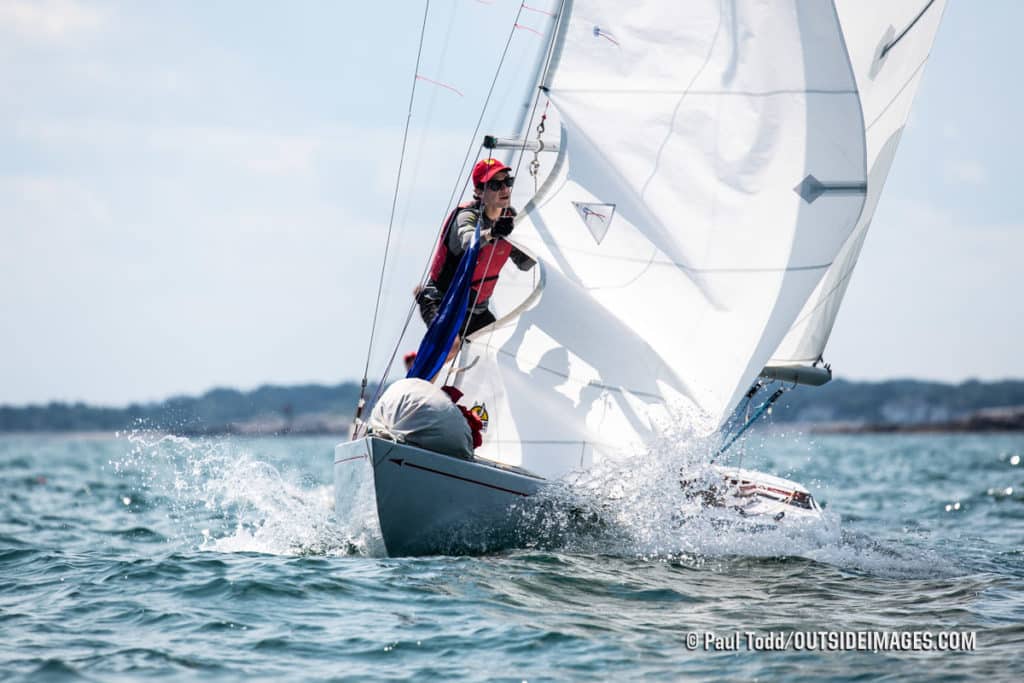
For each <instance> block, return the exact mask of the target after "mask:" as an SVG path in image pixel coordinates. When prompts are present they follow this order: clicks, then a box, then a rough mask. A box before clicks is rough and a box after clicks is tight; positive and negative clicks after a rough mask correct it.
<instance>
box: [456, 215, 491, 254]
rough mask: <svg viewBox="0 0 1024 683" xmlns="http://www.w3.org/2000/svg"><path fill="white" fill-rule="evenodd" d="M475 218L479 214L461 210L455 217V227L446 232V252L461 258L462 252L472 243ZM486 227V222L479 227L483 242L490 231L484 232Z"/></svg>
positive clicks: (488, 236) (487, 237)
mask: <svg viewBox="0 0 1024 683" xmlns="http://www.w3.org/2000/svg"><path fill="white" fill-rule="evenodd" d="M477 216H479V214H478V213H477V212H476V211H465V210H463V211H460V212H459V215H458V216H456V217H455V225H453V226H452V229H451V230H450V231H449V232H448V250H449V251H451V252H452V253H453V254H455V255H456V256H461V255H462V252H464V251H466V250H467V249H469V245H470V244H472V243H473V234H474V233H475V232H476V219H477ZM486 226H487V221H484V224H483V225H481V226H480V228H481V230H480V238H481V239H484V240H486V239H489V238H490V231H488V230H484V228H485V227H486Z"/></svg>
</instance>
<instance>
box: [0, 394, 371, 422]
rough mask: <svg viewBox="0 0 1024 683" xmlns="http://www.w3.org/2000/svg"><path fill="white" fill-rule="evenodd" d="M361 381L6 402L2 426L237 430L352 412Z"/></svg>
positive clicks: (1, 413)
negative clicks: (155, 399)
mask: <svg viewBox="0 0 1024 683" xmlns="http://www.w3.org/2000/svg"><path fill="white" fill-rule="evenodd" d="M358 398H359V385H358V384H357V383H355V382H344V383H342V384H338V385H336V386H323V385H320V384H304V385H300V386H291V387H279V386H271V385H267V386H262V387H260V388H259V389H256V390H254V391H237V390H235V389H213V390H211V391H208V392H206V393H205V394H203V395H202V396H199V397H198V398H197V397H190V396H176V397H173V398H169V399H167V400H166V401H162V402H160V403H146V404H139V403H133V404H131V405H129V406H127V407H124V408H101V407H97V406H90V405H87V404H85V403H49V404H46V405H31V406H24V407H14V406H0V431H5V432H33V431H116V430H125V429H134V428H146V429H159V430H165V431H169V432H174V433H179V434H202V433H217V432H224V431H233V430H232V429H231V427H232V425H234V424H238V423H245V422H250V421H252V420H257V419H260V418H265V417H267V416H275V417H277V418H279V419H283V420H284V421H285V422H288V421H291V420H292V419H294V418H295V417H297V416H301V415H309V414H313V413H333V414H337V415H344V416H351V415H352V413H353V411H354V408H355V404H356V401H357V400H358Z"/></svg>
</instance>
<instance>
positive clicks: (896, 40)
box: [878, 0, 935, 59]
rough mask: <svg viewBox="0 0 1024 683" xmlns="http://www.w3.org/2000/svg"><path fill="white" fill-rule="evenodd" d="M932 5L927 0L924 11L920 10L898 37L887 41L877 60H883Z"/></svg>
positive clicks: (931, 2)
mask: <svg viewBox="0 0 1024 683" xmlns="http://www.w3.org/2000/svg"><path fill="white" fill-rule="evenodd" d="M934 4H935V0H928V4H927V5H925V6H924V9H922V10H921V11H920V12H919V13H918V15H917V16H916V17H914V20H913V21H912V22H910V23H909V24H907V27H906V28H905V29H903V30H902V31H900V34H899V35H898V36H896V37H895V38H893V39H892V40H891V41H889V44H888V45H886V46H885V47H884V48H882V53H881V54H880V55H878V58H879V59H885V56H886V55H887V54H889V50H891V49H893V48H894V47H896V43H898V42H900V41H901V40H903V36H905V35H907V33H909V32H910V29H912V28H914V26H915V25H916V24H917V22H919V21H920V20H921V17H923V16H924V13H925V12H927V11H928V10H929V9H931V6H932V5H934Z"/></svg>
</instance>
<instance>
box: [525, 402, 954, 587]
mask: <svg viewBox="0 0 1024 683" xmlns="http://www.w3.org/2000/svg"><path fill="white" fill-rule="evenodd" d="M706 427H707V425H706V422H705V421H703V420H701V419H700V418H699V416H697V417H696V418H695V417H694V416H693V415H692V414H686V413H680V414H677V415H676V416H675V419H674V420H673V421H670V422H667V423H665V424H663V425H661V430H660V431H661V437H660V438H659V439H658V441H657V442H656V443H655V444H654V446H653V447H652V448H651V449H650V451H649V452H648V453H646V454H645V455H644V456H642V457H633V458H629V459H625V460H619V461H607V462H604V463H600V464H599V465H597V466H596V467H593V468H592V469H590V470H589V471H587V472H585V473H582V474H580V475H578V476H576V477H575V478H573V479H572V480H571V481H567V482H564V483H562V484H560V485H556V486H552V487H550V488H548V489H547V490H546V491H545V492H544V493H543V494H542V495H541V496H539V497H537V499H536V500H534V501H531V505H529V506H528V507H526V508H524V510H523V511H522V518H523V527H524V529H525V530H527V531H524V533H523V536H524V537H527V536H529V535H530V534H533V538H534V539H535V540H534V542H533V543H534V545H535V546H537V547H544V546H547V547H557V548H560V549H565V550H569V551H572V552H583V553H596V554H606V555H615V556H626V557H638V558H644V559H656V560H665V561H683V562H686V563H687V564H689V565H693V566H701V565H704V564H706V563H707V562H709V561H712V562H717V561H723V560H731V559H736V558H787V557H788V558H803V559H808V560H813V561H817V562H822V563H825V564H829V565H832V566H836V567H839V568H842V569H845V570H851V571H862V572H865V573H869V574H872V575H883V576H896V577H898V576H915V575H928V576H935V575H937V574H949V575H952V574H955V573H956V572H957V569H956V568H955V567H953V566H951V565H950V563H949V562H948V561H945V560H943V559H942V557H941V555H940V554H939V553H937V552H935V551H929V550H928V549H924V548H919V547H912V546H906V545H900V546H892V545H887V544H885V543H881V542H878V541H875V540H873V539H871V538H869V537H867V536H865V535H863V534H860V533H856V532H852V531H848V530H845V529H844V528H843V525H842V522H841V519H840V516H839V515H838V514H836V513H834V512H831V511H827V510H823V511H821V514H820V515H808V516H804V517H799V516H794V515H789V516H788V517H785V518H783V519H782V520H775V519H773V518H771V517H768V518H751V517H749V516H745V515H743V514H740V513H738V512H737V510H736V509H734V508H731V507H729V506H722V505H719V504H709V502H708V497H707V496H705V495H700V494H699V493H698V492H701V491H708V490H714V489H715V488H716V487H717V488H718V489H721V488H722V484H723V478H722V476H723V475H722V471H721V470H720V469H717V468H715V467H713V466H711V464H710V461H711V460H712V454H713V453H715V452H716V450H717V446H718V444H719V441H720V437H719V436H718V435H717V434H715V433H709V430H708V429H707V428H706ZM742 448H743V443H742V442H740V443H738V444H737V447H736V449H735V450H734V452H733V454H732V459H731V460H732V462H733V463H735V461H736V460H738V459H739V458H740V456H741V453H742V451H741V449H742ZM725 462H729V460H726V461H725ZM720 464H725V463H721V462H720ZM745 464H746V465H747V466H749V465H750V464H751V463H745ZM681 481H686V482H689V485H688V486H686V487H684V486H681Z"/></svg>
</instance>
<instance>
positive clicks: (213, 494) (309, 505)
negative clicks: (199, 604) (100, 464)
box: [110, 430, 365, 555]
mask: <svg viewBox="0 0 1024 683" xmlns="http://www.w3.org/2000/svg"><path fill="white" fill-rule="evenodd" d="M124 437H125V438H126V439H127V441H128V443H129V444H130V450H129V451H128V453H127V454H126V455H125V456H124V457H122V458H120V459H119V460H116V461H112V462H111V463H110V464H111V465H112V466H113V468H114V470H115V472H117V473H118V474H120V475H121V476H124V477H126V478H128V479H129V480H130V481H131V482H132V485H133V486H134V487H135V488H136V495H137V496H139V497H142V498H144V499H146V500H148V501H150V505H151V506H152V507H156V508H159V509H162V510H164V511H166V519H167V523H168V524H169V525H170V526H171V529H169V531H170V533H169V534H168V537H169V538H171V539H173V542H176V543H180V544H182V545H185V546H192V547H194V548H196V549H199V550H211V551H217V552H257V553H267V554H274V555H344V554H352V553H359V552H361V551H362V550H363V549H364V547H365V542H364V539H362V538H360V537H358V536H355V537H350V536H348V535H346V534H345V533H344V531H343V530H341V529H340V528H339V526H338V525H337V524H336V523H335V522H334V519H333V515H332V502H333V499H332V488H331V487H330V486H323V485H312V486H310V485H308V484H307V485H304V484H303V483H302V481H301V474H300V473H294V472H287V471H285V472H282V470H281V469H280V468H278V467H276V466H275V465H272V464H270V463H269V462H266V461H265V460H263V459H260V458H258V457H256V456H255V455H253V454H252V453H251V452H250V451H249V450H247V449H246V448H245V447H244V446H243V445H242V444H240V443H238V442H237V441H235V440H233V439H231V438H227V437H225V438H210V439H207V438H197V439H191V438H186V437H180V436H173V435H167V434H158V433H153V432H147V431H143V430H137V431H132V432H129V433H127V434H125V435H124Z"/></svg>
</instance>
